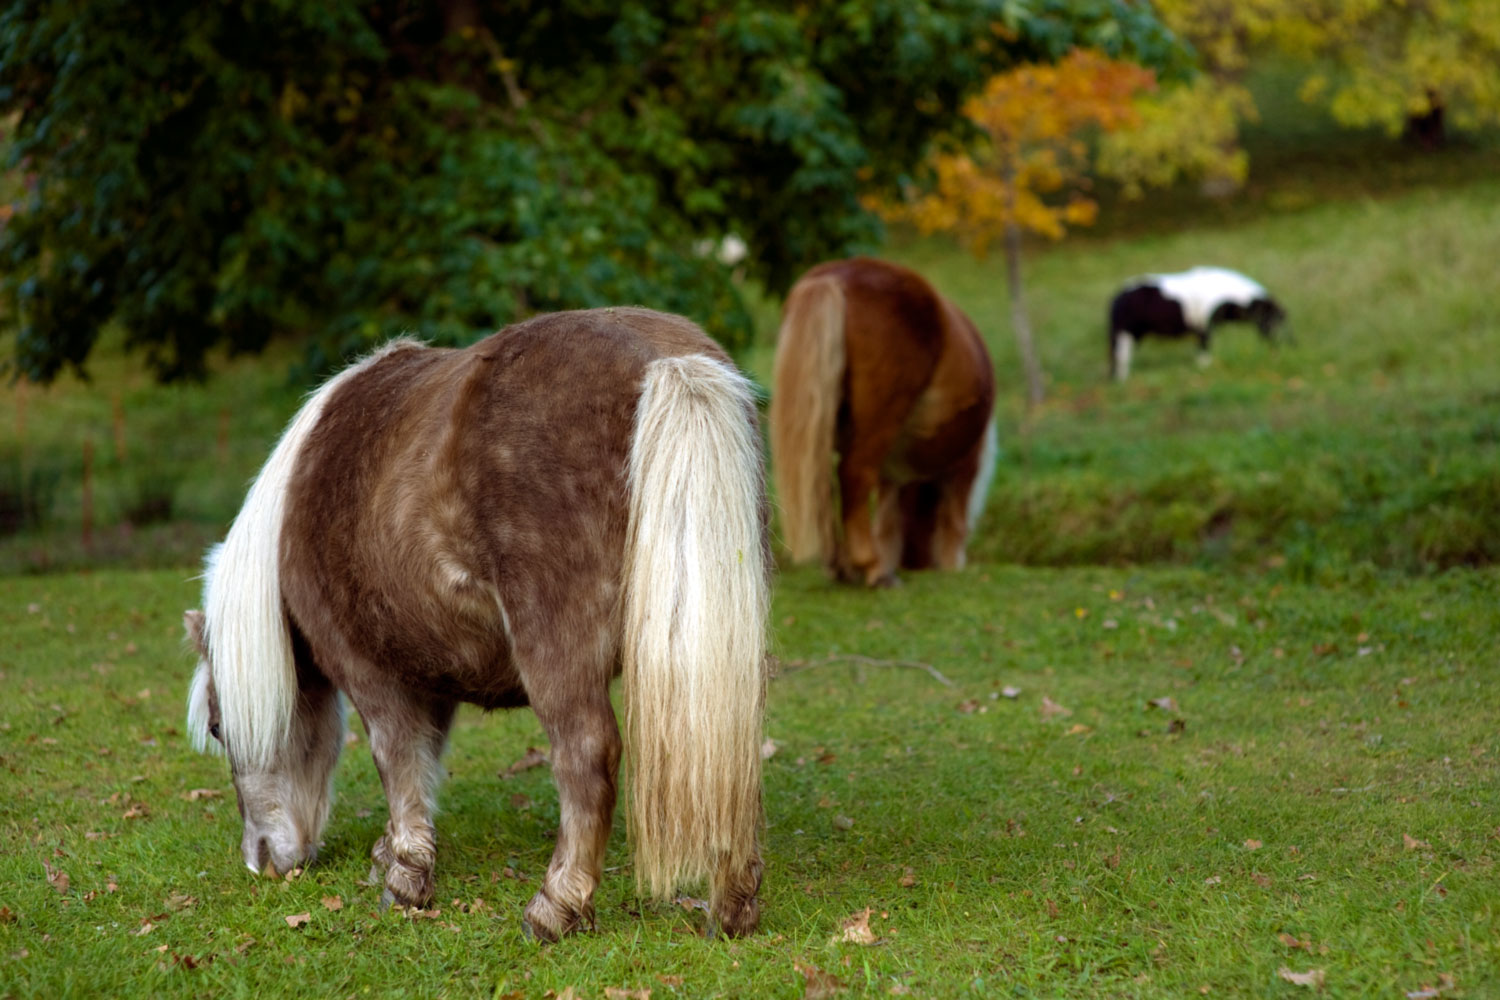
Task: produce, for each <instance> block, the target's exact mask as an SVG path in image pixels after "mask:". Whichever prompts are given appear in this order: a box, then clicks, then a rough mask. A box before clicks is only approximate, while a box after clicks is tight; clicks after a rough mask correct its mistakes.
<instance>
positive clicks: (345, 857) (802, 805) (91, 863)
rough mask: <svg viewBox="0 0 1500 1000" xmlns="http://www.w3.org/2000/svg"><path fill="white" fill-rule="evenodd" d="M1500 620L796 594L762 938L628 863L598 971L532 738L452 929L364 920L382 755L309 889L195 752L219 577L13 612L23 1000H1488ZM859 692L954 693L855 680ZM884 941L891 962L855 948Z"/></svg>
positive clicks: (104, 576) (1288, 607)
mask: <svg viewBox="0 0 1500 1000" xmlns="http://www.w3.org/2000/svg"><path fill="white" fill-rule="evenodd" d="M1497 584H1500V576H1497V575H1496V574H1495V573H1494V572H1491V571H1469V572H1462V573H1453V574H1444V575H1439V576H1434V577H1427V578H1421V579H1415V580H1402V581H1395V582H1386V583H1380V584H1375V583H1367V584H1363V585H1348V586H1344V587H1340V588H1333V589H1331V588H1325V587H1317V586H1310V585H1302V584H1283V583H1278V582H1275V581H1273V580H1272V579H1271V578H1269V577H1262V578H1257V577H1223V576H1218V575H1211V574H1205V573H1201V572H1197V571H1190V570H1154V571H1126V570H1104V569H1091V570H1061V571H1036V570H1022V569H1017V568H1002V567H983V568H976V569H971V570H969V571H966V572H964V573H961V574H951V575H945V576H938V575H924V576H918V577H914V578H912V579H911V580H910V581H909V583H908V584H907V586H906V587H904V588H902V589H899V590H896V591H891V592H881V593H867V592H863V591H857V590H852V589H836V588H832V587H830V586H829V585H827V584H825V583H824V582H823V581H822V580H821V578H819V577H818V576H817V575H816V574H814V573H811V572H800V571H799V572H796V573H793V574H790V575H788V576H785V577H784V578H783V579H782V581H781V584H780V587H779V591H778V598H777V607H776V612H775V621H776V628H777V633H778V647H779V653H780V655H781V657H782V659H783V662H784V664H786V666H784V668H783V673H782V675H781V676H780V677H779V678H778V679H777V680H776V681H774V682H773V684H772V686H771V690H770V698H769V717H768V734H769V735H770V736H771V737H772V738H773V739H775V740H776V741H777V742H778V744H779V749H778V751H777V752H776V754H775V755H774V756H773V757H772V758H771V759H770V761H769V762H768V765H767V772H766V807H767V828H766V833H765V839H766V856H767V879H766V885H765V892H764V899H765V916H764V922H763V927H762V930H761V932H760V933H758V934H757V935H755V936H753V937H751V938H749V939H746V940H743V941H739V942H734V943H727V942H717V943H715V942H708V941H705V940H702V939H701V938H699V937H697V936H695V935H694V934H693V933H692V930H693V928H695V927H696V926H697V923H696V921H695V920H694V919H693V918H692V917H689V916H687V915H685V914H684V913H683V912H682V911H681V910H678V909H675V908H673V907H652V906H643V905H640V904H638V903H637V902H636V901H635V899H634V897H633V893H632V879H631V876H630V873H629V869H628V858H627V857H626V855H625V852H624V850H623V836H622V835H621V833H620V832H619V831H618V830H617V832H616V836H615V838H614V840H613V841H612V844H611V849H610V853H609V857H608V859H607V862H606V863H607V865H609V866H610V867H611V868H612V869H618V870H612V871H610V872H609V873H608V874H607V875H606V877H605V881H604V884H603V886H602V887H601V889H600V892H599V898H598V903H599V930H598V931H597V933H594V934H590V935H585V936H581V937H576V938H572V939H569V940H566V941H564V942H562V943H560V944H557V945H554V946H548V947H538V946H536V945H533V944H530V943H528V942H527V941H526V940H525V939H524V938H523V937H522V935H521V932H520V919H519V918H520V911H521V908H522V906H523V905H524V903H525V901H526V899H527V898H529V895H530V893H531V892H532V891H533V890H534V887H535V885H536V881H535V880H536V877H537V875H538V874H539V873H540V872H541V871H542V870H543V868H544V867H545V864H546V861H547V858H548V856H549V854H550V851H551V847H552V843H551V840H550V839H549V838H550V831H551V830H552V829H554V828H555V826H556V823H557V819H558V816H557V798H556V793H555V792H554V790H553V788H552V784H551V781H550V775H549V774H548V773H547V772H546V771H545V769H537V770H534V771H529V772H525V773H523V774H520V775H518V776H516V777H514V778H511V779H509V780H507V781H501V780H500V779H499V778H498V777H497V772H498V771H500V770H501V769H503V768H504V767H505V766H506V765H508V764H509V763H510V762H511V761H513V760H515V759H517V758H518V757H519V756H520V755H521V754H522V753H523V752H524V750H525V748H526V747H527V746H528V745H537V744H540V743H542V736H541V733H540V730H539V727H538V726H537V724H536V721H535V719H534V718H533V717H532V716H531V714H530V713H529V712H526V711H518V712H512V713H500V714H495V715H490V716H482V715H480V714H479V713H477V712H469V711H466V712H465V713H463V714H462V715H461V716H460V722H459V725H458V727H457V729H456V732H455V735H454V739H453V745H452V748H451V750H450V753H449V755H448V758H447V765H448V768H449V771H450V772H451V775H450V777H449V779H448V781H447V783H446V785H445V786H444V788H443V790H442V793H441V796H440V802H441V808H442V812H441V814H440V817H439V820H438V824H439V842H440V846H439V863H438V900H437V903H436V906H437V908H438V909H440V910H441V913H440V914H438V915H437V916H436V917H435V918H432V919H417V920H409V919H406V918H404V917H402V916H400V915H398V914H394V913H386V912H383V911H382V910H381V909H380V908H379V906H378V902H377V900H378V889H376V888H372V887H368V886H364V885H361V884H360V880H361V879H362V878H363V877H364V875H365V872H366V869H367V868H368V858H367V852H368V849H369V846H370V844H371V843H372V842H373V840H374V838H375V837H376V836H377V834H378V832H379V830H380V827H381V825H382V823H383V820H384V807H383V800H382V797H381V795H380V791H379V787H378V783H377V780H376V778H375V775H374V772H373V767H372V765H371V763H370V760H369V756H368V752H367V749H366V746H365V744H364V741H363V740H362V739H361V740H360V742H358V743H356V744H354V745H353V746H351V747H350V748H349V750H348V752H347V754H346V758H345V760H344V762H343V764H342V765H341V768H340V772H339V776H338V781H337V785H338V800H337V803H336V805H335V808H334V814H333V819H332V822H331V825H330V827H329V829H328V832H327V838H326V844H325V847H324V851H323V856H322V858H321V859H320V861H319V863H318V864H317V865H315V866H314V867H312V868H310V869H309V870H308V871H307V873H306V874H304V875H303V876H302V878H300V879H299V880H297V881H294V882H291V883H287V882H268V881H257V880H255V879H254V878H253V877H252V876H250V875H249V874H248V873H247V872H246V871H245V870H244V868H243V865H242V864H241V862H240V860H239V856H238V838H239V823H238V817H237V816H236V814H235V810H234V806H233V804H232V796H233V791H232V789H231V787H230V785H229V782H228V779H227V774H226V771H225V768H224V764H223V762H222V760H220V759H218V758H209V757H199V756H196V755H194V754H193V753H192V752H191V751H190V750H189V749H188V748H187V747H186V745H185V740H184V738H183V736H182V735H181V732H180V730H181V728H182V702H183V695H184V691H185V687H186V680H187V677H188V673H189V669H190V666H191V664H190V658H189V656H188V655H187V654H186V653H185V651H184V650H183V649H182V646H181V642H180V639H179V634H178V631H179V626H178V619H179V616H180V611H181V609H182V608H183V607H184V606H185V605H187V604H189V603H190V602H192V601H193V600H194V584H193V583H192V582H191V581H189V580H187V579H186V578H185V574H183V573H179V572H123V573H96V574H89V575H71V576H50V577H40V578H37V577H32V578H11V579H7V580H0V635H4V636H5V638H4V640H3V645H0V671H3V674H4V677H3V683H4V684H5V685H6V690H7V691H8V692H9V697H8V698H7V699H6V701H5V703H4V704H3V706H0V727H3V729H0V732H3V744H0V745H3V747H4V750H3V757H0V764H3V770H0V887H3V888H0V906H3V907H5V911H0V912H3V913H5V914H6V915H4V916H3V917H0V995H8V996H18V997H20V996H47V997H54V996H64V995H130V996H137V995H141V996H144V995H153V996H155V995H181V996H187V995H214V996H249V995H262V996H268V995H283V994H287V993H294V992H300V993H315V994H317V995H322V996H362V995H365V994H366V993H367V992H368V993H371V994H373V995H410V996H435V995H440V994H441V995H448V996H490V995H494V994H495V993H497V992H498V993H499V994H500V995H507V994H511V993H513V992H515V993H518V995H520V996H526V997H540V996H542V995H543V993H544V992H545V991H547V990H549V989H550V990H556V991H558V992H559V993H560V992H562V991H563V990H564V989H566V988H567V987H570V986H571V987H573V988H575V990H576V991H577V995H578V996H581V997H599V996H602V995H603V990H604V989H605V988H606V987H616V988H626V987H628V988H631V989H637V988H641V987H647V988H650V989H652V990H653V996H654V997H657V998H658V1000H660V998H661V997H665V996H677V995H681V996H695V997H696V996H736V997H738V996H767V997H799V996H802V995H803V992H804V985H803V981H802V978H801V976H800V974H799V973H797V972H796V970H795V968H794V963H801V964H803V965H811V966H813V967H816V968H818V969H821V970H824V971H826V972H828V973H831V974H833V975H835V976H837V977H838V978H839V979H840V980H841V982H842V983H844V984H845V986H846V987H847V991H848V995H851V996H878V995H887V993H888V990H889V988H890V987H892V986H894V985H896V984H898V983H899V984H904V985H905V986H907V987H908V988H910V989H911V990H912V993H913V995H916V996H931V997H946V996H959V995H970V994H972V995H985V996H993V995H1011V996H1048V997H1053V996H1079V997H1092V996H1120V997H1156V996H1184V995H1189V994H1191V995H1198V991H1199V990H1200V988H1202V987H1207V988H1208V992H1209V995H1215V996H1267V997H1277V996H1297V995H1301V990H1300V988H1298V987H1294V986H1292V985H1290V984H1288V983H1286V982H1283V981H1282V980H1280V979H1279V978H1278V975H1277V971H1278V969H1280V968H1282V967H1286V968H1289V969H1291V970H1293V971H1297V972H1305V971H1307V970H1310V969H1321V970H1323V971H1324V973H1325V974H1326V977H1327V988H1326V991H1327V993H1328V994H1329V995H1336V996H1365V995H1385V996H1390V995H1399V994H1400V992H1401V991H1407V990H1415V989H1417V988H1419V987H1420V986H1422V985H1423V984H1426V983H1434V984H1435V983H1437V982H1438V981H1439V979H1438V977H1439V974H1442V973H1446V974H1449V975H1451V976H1453V977H1454V979H1455V981H1456V983H1457V986H1458V990H1457V992H1455V993H1452V994H1449V995H1453V996H1472V997H1478V996H1483V995H1486V994H1487V993H1488V991H1489V989H1490V988H1491V987H1492V986H1493V984H1494V983H1495V982H1497V981H1500V953H1497V947H1500V917H1497V908H1496V901H1495V895H1494V891H1493V889H1494V884H1495V877H1496V871H1495V859H1496V847H1495V844H1496V839H1495V838H1496V837H1497V836H1500V831H1497V827H1496V825H1495V824H1496V816H1497V814H1500V796H1497V791H1496V789H1497V788H1500V737H1497V735H1496V729H1495V725H1494V722H1495V719H1496V717H1497V712H1496V710H1497V708H1500V705H1497V701H1496V698H1495V695H1494V693H1493V684H1492V683H1491V676H1490V675H1491V673H1492V669H1491V668H1492V667H1493V662H1492V661H1493V648H1492V647H1493V624H1492V623H1493V620H1494V619H1493V608H1494V603H1495V598H1496V596H1497V593H1500V589H1497ZM846 654H858V655H859V656H862V657H868V658H871V659H873V660H875V661H893V662H894V661H920V662H921V663H925V664H928V665H930V666H931V667H933V668H935V669H936V670H937V671H939V672H941V674H943V675H944V676H945V677H947V678H949V679H951V681H952V682H953V686H952V687H947V686H944V685H943V684H941V683H939V681H938V680H937V679H935V678H934V677H933V676H931V675H930V674H929V673H928V672H927V671H926V670H923V669H918V668H914V667H902V666H895V665H889V664H882V663H879V662H873V663H872V662H863V661H859V660H838V659H834V660H832V661H830V660H829V657H830V656H831V657H835V658H836V657H839V656H841V655H846ZM1006 685H1013V686H1015V687H1017V688H1019V689H1020V695H1019V697H1018V698H1016V699H1015V700H1010V699H1008V698H1006V697H1003V696H1002V694H1001V691H1002V688H1003V687H1004V686H1006ZM1044 698H1048V699H1051V700H1052V701H1053V702H1055V703H1056V704H1058V705H1061V706H1063V707H1065V708H1066V709H1067V710H1069V711H1070V712H1071V714H1070V715H1066V716H1062V715H1059V716H1056V717H1052V718H1046V717H1045V716H1044V713H1043V712H1042V711H1041V706H1042V705H1043V699H1044ZM1161 698H1171V699H1173V700H1174V702H1175V708H1169V709H1165V710H1163V709H1159V708H1154V707H1150V706H1149V702H1151V701H1152V700H1153V699H1161ZM1174 720H1181V725H1180V726H1178V725H1174V724H1173V723H1174ZM355 731H356V732H360V730H359V729H358V727H357V726H356V729H355ZM201 788H208V789H213V790H216V791H219V792H221V793H222V797H219V798H211V799H198V800H196V801H190V800H189V799H188V797H187V796H188V793H189V792H190V791H191V790H193V789H201ZM137 808H139V810H140V811H141V812H143V815H137V816H134V817H132V816H131V815H130V814H131V813H132V811H133V810H136V809H137ZM839 817H843V818H845V819H847V820H848V821H849V822H848V823H847V824H846V823H843V822H842V821H840V820H838V819H837V818H839ZM843 825H847V826H848V829H842V828H841V826H843ZM1408 837H1410V838H1412V840H1413V841H1418V842H1421V843H1420V844H1417V845H1415V846H1412V845H1409V843H1408V841H1407V839H1406V838H1408ZM1254 842H1259V844H1260V846H1259V847H1256V846H1254ZM44 863H45V864H50V865H52V867H53V869H54V871H61V872H65V873H66V874H67V876H68V879H69V886H68V889H67V892H66V893H61V894H60V893H59V892H58V891H57V889H56V888H55V887H54V886H53V885H50V884H49V883H48V881H47V879H46V872H45V868H44ZM507 867H508V868H510V869H512V870H513V871H514V872H515V873H518V874H520V875H521V876H523V877H524V878H525V879H526V880H525V881H520V880H517V879H513V878H508V877H505V875H504V871H505V869H506V868H507ZM908 875H909V876H910V878H909V879H907V881H909V882H911V883H912V884H910V885H903V884H902V880H903V877H905V876H908ZM335 896H337V897H339V899H340V901H341V902H342V904H343V905H342V909H340V910H337V911H330V910H328V909H326V908H325V907H324V906H323V905H322V899H323V898H324V897H335ZM187 897H191V902H187ZM476 898H481V899H483V900H484V906H483V907H479V908H477V909H475V908H473V904H474V900H475V899H476ZM454 900H461V901H462V902H463V903H465V904H466V907H467V908H469V909H470V912H463V910H462V909H461V908H460V907H458V906H455V904H454V902H453V901H454ZM865 907H871V908H872V909H873V911H874V913H873V915H872V917H871V927H872V929H873V930H874V932H875V933H876V934H877V935H878V936H879V938H880V943H879V944H878V945H875V946H859V945H854V944H841V943H835V942H833V941H832V940H831V939H833V938H835V937H837V936H838V935H839V931H840V926H841V922H842V921H843V920H844V919H845V918H847V917H848V916H849V915H851V914H853V913H856V912H857V911H861V910H863V909H864V908H865ZM304 912H305V913H309V914H311V918H310V920H309V921H308V923H307V924H306V926H304V927H301V928H298V929H292V928H290V927H289V926H288V925H287V924H286V922H285V920H284V918H285V917H286V916H288V915H295V914H300V913H304ZM147 922H149V923H150V924H151V925H152V927H151V929H150V930H147V931H146V932H145V933H141V930H142V928H143V927H144V926H145V924H146V923H147ZM1281 935H1288V936H1289V939H1288V940H1293V939H1294V941H1295V942H1307V945H1306V946H1305V947H1304V946H1300V945H1295V944H1294V945H1289V944H1287V943H1286V942H1285V941H1284V940H1283V939H1282V938H1281V937H1280V936H1281ZM189 956H190V957H191V962H184V961H182V960H181V959H182V958H184V957H189ZM190 966H196V967H190ZM658 976H665V977H677V976H680V977H681V984H680V985H668V984H667V983H666V982H664V981H663V980H661V979H659V978H658Z"/></svg>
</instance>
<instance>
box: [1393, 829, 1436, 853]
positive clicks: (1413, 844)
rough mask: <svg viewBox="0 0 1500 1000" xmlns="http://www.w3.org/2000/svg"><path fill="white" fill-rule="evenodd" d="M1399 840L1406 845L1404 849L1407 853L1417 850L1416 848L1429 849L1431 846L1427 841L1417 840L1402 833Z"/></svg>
mask: <svg viewBox="0 0 1500 1000" xmlns="http://www.w3.org/2000/svg"><path fill="white" fill-rule="evenodd" d="M1401 840H1402V842H1403V843H1405V844H1406V849H1407V850H1408V851H1415V850H1417V849H1418V848H1421V847H1431V846H1432V845H1431V844H1429V843H1428V842H1427V841H1425V840H1418V839H1417V838H1416V837H1413V836H1412V835H1411V834H1409V833H1403V834H1402V835H1401Z"/></svg>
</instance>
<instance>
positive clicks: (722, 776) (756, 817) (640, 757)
mask: <svg viewBox="0 0 1500 1000" xmlns="http://www.w3.org/2000/svg"><path fill="white" fill-rule="evenodd" d="M754 412H755V404H754V397H753V395H752V393H751V390H750V386H749V383H748V382H747V381H746V380H745V379H744V378H743V377H741V376H740V375H739V374H738V373H736V372H735V371H733V370H732V369H731V368H729V367H728V366H727V365H724V364H721V363H720V362H717V361H714V360H712V359H711V358H708V357H706V356H704V355H693V356H689V357H677V358H663V359H661V360H658V361H655V362H652V364H651V365H650V367H649V368H648V369H647V372H646V378H645V383H644V391H643V392H642V393H641V399H640V403H639V405H638V406H637V408H636V416H635V430H634V434H633V438H632V444H631V453H630V473H629V488H630V527H629V536H628V540H627V543H626V553H625V577H624V597H623V602H624V604H623V612H624V615H623V618H624V621H623V625H624V641H623V647H624V652H623V660H624V701H625V740H626V751H627V754H628V759H629V761H630V776H629V779H628V780H629V794H628V807H629V816H630V834H631V839H632V841H633V843H634V846H635V871H636V880H637V884H638V885H639V886H641V887H643V888H645V889H646V890H648V891H649V892H650V894H651V895H652V896H654V897H656V898H665V897H668V896H669V895H670V894H671V893H672V892H673V890H674V889H675V888H676V887H677V886H678V885H679V884H680V883H685V882H691V881H695V880H697V879H700V878H702V877H704V876H710V877H711V878H712V882H713V886H712V889H713V895H714V901H715V907H716V908H717V906H718V903H719V900H720V897H721V896H722V894H723V891H724V890H725V886H724V884H723V882H724V879H725V877H726V873H731V872H737V871H741V870H743V869H744V868H745V867H746V866H747V865H752V864H753V865H756V866H758V864H759V860H758V846H757V832H758V829H759V824H760V743H761V715H762V711H763V707H764V702H765V672H764V671H765V651H766V649H765V642H766V637H765V622H766V616H767V614H768V613H769V599H770V597H769V590H768V576H767V568H768V567H767V565H766V553H765V550H764V544H765V542H764V526H763V524H764V522H763V519H762V509H763V504H764V474H763V470H762V465H761V456H760V446H759V434H758V433H757V430H756V426H755V419H754ZM756 870H757V876H756V880H757V881H758V878H759V876H758V867H757V869H756Z"/></svg>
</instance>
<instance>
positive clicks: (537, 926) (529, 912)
mask: <svg viewBox="0 0 1500 1000" xmlns="http://www.w3.org/2000/svg"><path fill="white" fill-rule="evenodd" d="M588 909H589V912H588V913H576V912H574V911H572V910H570V909H568V908H566V907H564V906H562V905H561V904H559V903H557V902H556V901H554V900H553V899H552V897H551V896H549V895H547V891H546V889H542V890H540V891H538V892H537V894H536V895H535V896H532V897H531V902H529V903H527V904H526V912H525V913H523V914H522V916H521V927H522V929H523V930H524V931H525V932H526V936H527V937H528V938H532V939H534V940H537V941H542V942H547V943H550V942H553V941H557V940H559V939H561V938H564V937H566V936H567V935H569V934H573V933H576V932H577V931H580V930H582V929H584V928H585V927H592V926H593V923H594V914H593V909H594V908H593V905H592V904H590V905H589V907H588Z"/></svg>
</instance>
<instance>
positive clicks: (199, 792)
mask: <svg viewBox="0 0 1500 1000" xmlns="http://www.w3.org/2000/svg"><path fill="white" fill-rule="evenodd" d="M223 795H224V793H223V792H221V791H219V790H218V789H217V788H191V789H189V790H187V791H186V792H183V793H182V797H183V798H184V799H186V800H187V801H189V802H197V801H198V800H199V799H217V798H220V797H222V796H223Z"/></svg>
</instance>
